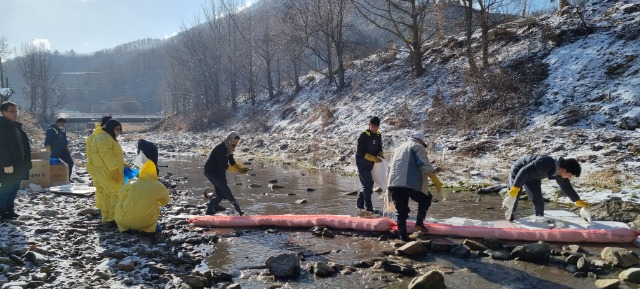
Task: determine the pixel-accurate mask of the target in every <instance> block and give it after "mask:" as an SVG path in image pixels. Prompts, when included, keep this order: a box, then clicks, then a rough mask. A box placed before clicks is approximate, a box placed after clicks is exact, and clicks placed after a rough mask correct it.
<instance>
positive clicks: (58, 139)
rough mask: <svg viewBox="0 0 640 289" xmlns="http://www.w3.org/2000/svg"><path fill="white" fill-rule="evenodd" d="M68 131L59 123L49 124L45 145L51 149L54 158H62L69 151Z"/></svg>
mask: <svg viewBox="0 0 640 289" xmlns="http://www.w3.org/2000/svg"><path fill="white" fill-rule="evenodd" d="M68 144H69V142H68V141H67V132H66V131H65V130H64V128H60V127H59V125H58V124H57V123H54V124H52V125H51V126H49V128H48V129H47V132H46V136H45V140H44V146H45V147H47V148H48V149H49V150H50V151H51V157H52V158H61V157H63V156H64V155H65V154H66V152H67V146H68Z"/></svg>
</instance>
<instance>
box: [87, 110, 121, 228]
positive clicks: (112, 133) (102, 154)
mask: <svg viewBox="0 0 640 289" xmlns="http://www.w3.org/2000/svg"><path fill="white" fill-rule="evenodd" d="M120 133H122V125H121V124H120V122H118V121H117V120H116V119H113V118H112V119H110V120H109V121H107V123H106V124H105V125H104V127H103V131H102V132H101V133H99V134H97V135H96V137H95V138H94V139H93V141H92V143H91V150H92V151H93V152H94V153H95V154H94V153H92V155H91V157H92V158H93V160H92V162H93V173H94V174H95V179H94V180H97V181H98V184H100V185H101V186H102V187H103V196H102V208H101V209H100V212H101V215H102V223H108V222H111V221H113V220H114V219H113V214H114V209H115V206H116V202H117V201H118V198H117V193H118V191H119V190H120V187H122V182H123V181H124V173H123V171H124V165H125V164H124V156H123V153H122V147H120V144H118V141H117V138H118V136H119V135H120Z"/></svg>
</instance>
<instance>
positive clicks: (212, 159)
mask: <svg viewBox="0 0 640 289" xmlns="http://www.w3.org/2000/svg"><path fill="white" fill-rule="evenodd" d="M236 137H240V135H239V134H238V133H237V132H235V131H232V132H231V133H229V135H227V137H226V138H225V139H224V141H223V142H221V143H219V144H218V145H217V146H216V147H215V148H213V150H212V151H211V154H210V155H209V158H208V159H207V162H206V163H205V165H204V173H205V175H214V176H220V175H225V171H226V170H227V168H228V167H229V165H232V166H233V165H235V164H236V161H235V159H233V152H234V151H235V147H233V146H232V145H231V142H232V141H233V140H234V139H235V138H236Z"/></svg>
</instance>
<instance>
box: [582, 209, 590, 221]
mask: <svg viewBox="0 0 640 289" xmlns="http://www.w3.org/2000/svg"><path fill="white" fill-rule="evenodd" d="M580 217H582V219H583V220H585V221H587V223H589V224H591V209H589V208H580Z"/></svg>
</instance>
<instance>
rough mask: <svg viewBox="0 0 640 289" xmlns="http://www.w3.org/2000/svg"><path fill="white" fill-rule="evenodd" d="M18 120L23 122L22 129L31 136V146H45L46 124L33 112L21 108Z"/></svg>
mask: <svg viewBox="0 0 640 289" xmlns="http://www.w3.org/2000/svg"><path fill="white" fill-rule="evenodd" d="M18 121H19V122H21V123H22V129H23V130H24V132H26V133H27V136H29V142H30V144H31V148H39V147H43V144H44V135H45V130H44V125H43V124H42V123H41V122H40V121H39V120H38V118H37V117H35V116H34V115H33V114H32V113H31V112H29V111H26V110H21V111H20V115H19V116H18Z"/></svg>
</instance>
